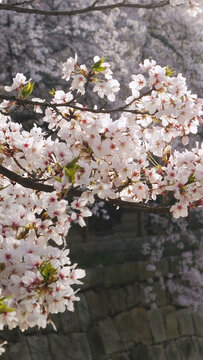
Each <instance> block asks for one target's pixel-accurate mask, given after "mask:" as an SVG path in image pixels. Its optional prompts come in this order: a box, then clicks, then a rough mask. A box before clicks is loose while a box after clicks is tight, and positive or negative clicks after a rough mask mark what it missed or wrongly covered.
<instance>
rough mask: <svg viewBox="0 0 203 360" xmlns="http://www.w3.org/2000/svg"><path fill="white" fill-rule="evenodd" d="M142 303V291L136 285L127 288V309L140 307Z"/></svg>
mask: <svg viewBox="0 0 203 360" xmlns="http://www.w3.org/2000/svg"><path fill="white" fill-rule="evenodd" d="M140 302H141V299H140V289H139V286H138V285H136V284H133V285H129V286H127V287H126V305H127V308H132V307H134V306H135V305H139V304H140Z"/></svg>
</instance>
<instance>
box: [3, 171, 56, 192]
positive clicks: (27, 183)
mask: <svg viewBox="0 0 203 360" xmlns="http://www.w3.org/2000/svg"><path fill="white" fill-rule="evenodd" d="M0 174H2V175H3V176H5V177H7V178H8V179H10V180H12V181H14V182H16V183H18V184H20V185H22V186H23V187H25V188H28V189H32V190H37V191H44V192H52V191H55V189H54V187H53V186H51V185H46V184H42V183H39V182H36V181H35V180H33V179H30V178H25V177H23V176H21V175H18V174H16V173H15V172H13V171H11V170H9V169H6V168H5V167H4V166H2V165H0Z"/></svg>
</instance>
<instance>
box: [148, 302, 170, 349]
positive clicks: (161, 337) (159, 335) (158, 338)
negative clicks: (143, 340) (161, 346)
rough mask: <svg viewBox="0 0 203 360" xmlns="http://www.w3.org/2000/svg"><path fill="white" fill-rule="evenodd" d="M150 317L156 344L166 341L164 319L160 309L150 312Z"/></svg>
mask: <svg viewBox="0 0 203 360" xmlns="http://www.w3.org/2000/svg"><path fill="white" fill-rule="evenodd" d="M148 316H149V320H150V328H151V332H152V337H153V339H154V342H155V343H160V342H162V341H165V340H166V339H167V336H166V331H165V327H164V319H163V316H162V314H161V312H160V310H159V309H158V308H157V309H151V310H149V311H148Z"/></svg>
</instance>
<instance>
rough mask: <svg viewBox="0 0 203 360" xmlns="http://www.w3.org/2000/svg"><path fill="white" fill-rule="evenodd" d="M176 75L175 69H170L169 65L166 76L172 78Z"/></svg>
mask: <svg viewBox="0 0 203 360" xmlns="http://www.w3.org/2000/svg"><path fill="white" fill-rule="evenodd" d="M173 73H174V71H173V69H170V68H169V67H168V65H167V66H166V76H171V75H172V74H173Z"/></svg>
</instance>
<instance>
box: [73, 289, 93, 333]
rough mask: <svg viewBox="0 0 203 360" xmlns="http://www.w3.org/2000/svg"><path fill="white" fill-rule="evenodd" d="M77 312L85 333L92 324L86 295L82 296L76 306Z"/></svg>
mask: <svg viewBox="0 0 203 360" xmlns="http://www.w3.org/2000/svg"><path fill="white" fill-rule="evenodd" d="M75 310H76V312H77V314H78V318H79V322H80V327H81V329H82V330H83V331H85V330H86V328H87V326H88V325H89V323H90V315H89V309H88V306H87V302H86V299H85V296H84V294H80V301H79V302H78V303H77V304H76V305H75Z"/></svg>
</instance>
